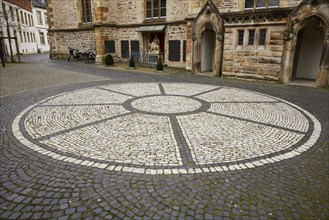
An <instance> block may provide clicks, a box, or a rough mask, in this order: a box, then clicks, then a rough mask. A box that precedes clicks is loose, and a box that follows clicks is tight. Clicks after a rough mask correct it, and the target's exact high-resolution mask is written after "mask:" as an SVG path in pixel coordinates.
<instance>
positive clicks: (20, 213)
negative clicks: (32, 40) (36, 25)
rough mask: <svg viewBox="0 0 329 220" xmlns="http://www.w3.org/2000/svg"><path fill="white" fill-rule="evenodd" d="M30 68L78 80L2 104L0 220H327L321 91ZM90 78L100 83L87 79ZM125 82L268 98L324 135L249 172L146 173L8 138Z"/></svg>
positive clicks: (63, 66) (328, 110)
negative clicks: (38, 110)
mask: <svg viewBox="0 0 329 220" xmlns="http://www.w3.org/2000/svg"><path fill="white" fill-rule="evenodd" d="M38 56H39V55H38ZM31 62H32V64H24V65H26V66H25V67H26V68H31V69H32V66H33V68H35V71H37V68H45V69H47V70H49V71H54V74H56V71H57V72H61V71H62V72H63V73H64V72H65V73H66V74H70V72H77V73H79V74H80V75H79V76H80V77H81V79H80V80H77V81H76V82H79V83H76V84H73V83H74V81H69V82H68V83H69V84H67V85H62V84H57V86H51V85H50V84H49V82H46V81H45V82H44V83H43V84H44V86H47V87H45V88H41V87H42V86H40V85H41V84H38V85H35V87H34V88H36V89H32V90H28V91H25V92H22V93H16V94H12V95H10V96H4V97H1V98H0V104H1V105H0V115H1V121H0V129H1V133H0V151H1V152H0V161H1V164H0V173H1V180H0V181H1V184H0V203H1V204H0V219H35V218H37V219H39V218H43V219H51V218H54V219H125V218H126V219H189V218H191V219H328V218H329V199H328V194H329V187H328V186H329V167H328V166H329V165H328V164H329V163H328V162H329V137H328V129H329V126H328V121H329V106H328V103H329V92H328V90H325V89H315V88H308V87H299V86H287V85H279V84H271V83H264V82H245V81H238V80H229V79H219V78H209V77H201V76H192V75H186V74H168V75H152V74H141V73H130V72H124V71H117V70H110V69H108V68H104V67H95V66H93V65H90V64H89V65H87V64H83V63H77V62H76V63H67V62H64V61H42V60H41V63H40V64H37V63H33V62H35V61H33V60H32V61H31ZM29 65H32V66H30V67H29ZM0 68H1V67H0ZM16 70H19V71H21V69H20V68H17V69H16ZM2 71H3V69H1V74H2ZM5 71H7V70H5ZM9 71H13V72H15V68H12V69H10V70H9ZM28 72H30V73H32V70H29V71H28ZM75 76H76V77H79V76H77V75H75ZM27 77H28V76H27ZM70 77H71V76H70ZM70 77H68V78H70ZM96 77H100V78H102V80H103V81H98V82H93V81H90V79H95V78H96ZM22 81H24V78H22ZM125 82H197V83H205V84H213V85H219V86H229V87H236V88H243V89H248V90H251V91H256V92H260V93H264V94H268V95H272V96H275V97H278V98H282V99H284V100H287V101H289V102H292V103H294V104H296V105H298V106H300V107H302V108H303V109H305V110H307V111H309V112H310V113H311V114H313V115H314V116H315V117H316V118H317V119H318V120H319V121H320V122H321V125H322V134H321V136H320V139H319V141H318V142H317V143H316V144H315V146H313V147H312V148H311V149H309V150H308V151H307V152H305V153H303V154H301V155H299V156H297V157H294V158H291V159H289V160H284V161H280V162H278V163H273V164H267V165H264V166H261V167H257V168H253V169H245V170H236V171H226V172H219V173H202V174H193V175H183V174H179V175H146V174H136V173H124V172H120V171H119V172H116V171H107V170H99V169H97V168H91V167H85V166H79V165H74V164H70V163H66V162H60V161H57V160H54V159H50V158H49V157H46V156H42V155H40V154H38V153H37V152H35V151H33V150H31V149H29V148H27V147H25V146H24V145H22V144H21V143H20V142H19V141H17V140H16V139H15V137H14V136H13V135H12V133H11V124H12V121H13V119H14V118H15V117H16V116H17V115H18V113H20V112H21V111H22V110H23V109H25V108H27V107H28V106H30V105H32V104H35V103H36V102H38V101H41V100H43V99H45V98H47V97H50V96H53V95H56V94H60V93H63V92H68V91H72V90H75V89H80V88H87V87H91V86H98V85H106V84H109V83H125ZM56 83H57V82H56ZM25 89H26V87H24V88H21V89H20V90H25ZM18 90H19V88H18ZM1 91H2V90H1ZM70 201H71V202H70Z"/></svg>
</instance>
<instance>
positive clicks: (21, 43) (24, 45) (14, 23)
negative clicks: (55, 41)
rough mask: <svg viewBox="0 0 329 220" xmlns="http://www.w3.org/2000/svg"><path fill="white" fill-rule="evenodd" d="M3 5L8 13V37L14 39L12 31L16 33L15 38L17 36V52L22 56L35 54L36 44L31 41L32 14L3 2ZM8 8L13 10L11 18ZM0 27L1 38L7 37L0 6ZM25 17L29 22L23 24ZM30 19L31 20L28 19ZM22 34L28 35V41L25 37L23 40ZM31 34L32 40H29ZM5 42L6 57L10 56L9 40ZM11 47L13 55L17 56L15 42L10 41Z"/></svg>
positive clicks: (32, 31) (32, 30) (32, 29)
mask: <svg viewBox="0 0 329 220" xmlns="http://www.w3.org/2000/svg"><path fill="white" fill-rule="evenodd" d="M4 3H5V10H6V12H7V13H8V17H9V19H8V21H9V29H10V36H11V37H14V31H16V34H17V35H16V36H17V40H18V47H19V52H20V53H23V54H27V53H36V52H37V46H36V42H35V41H34V40H33V34H34V27H33V24H32V17H33V16H32V13H31V12H29V11H27V10H25V9H22V8H20V7H18V6H16V5H14V4H11V3H8V2H6V1H5V2H4ZM10 7H11V8H12V9H13V10H12V12H13V16H12V15H11V10H10ZM0 8H1V9H0V12H1V13H0V14H1V16H0V26H1V29H0V31H2V36H3V37H8V33H7V27H6V21H5V19H4V16H3V14H4V13H3V10H2V6H1V5H0ZM17 11H18V14H19V20H18V18H17ZM21 13H22V15H23V19H24V23H23V22H22V18H21ZM25 16H26V18H27V20H28V21H31V22H25ZM29 18H31V19H29ZM20 33H22V38H21V34H20ZM24 33H25V35H27V34H29V36H30V40H28V38H27V37H26V40H25V38H24ZM31 34H32V39H31ZM4 42H5V48H4V49H5V53H6V54H7V55H10V45H9V40H4ZM11 46H12V49H13V54H14V55H16V54H17V48H16V44H15V41H14V40H12V41H11Z"/></svg>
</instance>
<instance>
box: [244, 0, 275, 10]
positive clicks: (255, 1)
mask: <svg viewBox="0 0 329 220" xmlns="http://www.w3.org/2000/svg"><path fill="white" fill-rule="evenodd" d="M279 4H280V0H246V1H245V9H254V8H271V7H279Z"/></svg>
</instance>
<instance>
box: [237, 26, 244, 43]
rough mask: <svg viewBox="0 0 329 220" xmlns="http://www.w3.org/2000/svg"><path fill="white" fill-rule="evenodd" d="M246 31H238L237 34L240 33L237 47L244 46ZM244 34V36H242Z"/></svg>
mask: <svg viewBox="0 0 329 220" xmlns="http://www.w3.org/2000/svg"><path fill="white" fill-rule="evenodd" d="M244 32H245V30H244V29H240V30H237V33H238V37H237V46H243V43H244V36H245V34H244ZM240 34H242V35H240ZM241 38H242V39H241Z"/></svg>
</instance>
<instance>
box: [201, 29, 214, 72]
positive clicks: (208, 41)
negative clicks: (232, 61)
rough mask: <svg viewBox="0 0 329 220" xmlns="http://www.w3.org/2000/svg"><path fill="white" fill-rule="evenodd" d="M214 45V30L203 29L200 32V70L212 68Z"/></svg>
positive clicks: (204, 70)
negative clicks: (201, 32)
mask: <svg viewBox="0 0 329 220" xmlns="http://www.w3.org/2000/svg"><path fill="white" fill-rule="evenodd" d="M215 47H216V34H215V32H214V31H210V30H206V31H204V32H203V34H202V52H201V72H207V71H212V70H213V63H214V53H215Z"/></svg>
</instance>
